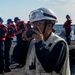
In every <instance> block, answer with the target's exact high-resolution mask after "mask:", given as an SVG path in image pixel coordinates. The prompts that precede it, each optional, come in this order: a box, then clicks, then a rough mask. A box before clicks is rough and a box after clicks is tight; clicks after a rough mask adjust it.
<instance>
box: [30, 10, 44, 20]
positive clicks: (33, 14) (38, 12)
mask: <svg viewBox="0 0 75 75" xmlns="http://www.w3.org/2000/svg"><path fill="white" fill-rule="evenodd" d="M43 16H44V15H43V11H41V10H34V11H32V12H31V13H30V15H29V19H30V20H32V19H39V18H41V17H43Z"/></svg>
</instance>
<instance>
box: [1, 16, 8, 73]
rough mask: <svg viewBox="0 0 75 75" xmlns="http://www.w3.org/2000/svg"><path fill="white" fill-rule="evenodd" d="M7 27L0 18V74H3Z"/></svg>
mask: <svg viewBox="0 0 75 75" xmlns="http://www.w3.org/2000/svg"><path fill="white" fill-rule="evenodd" d="M7 31H8V30H7V27H6V26H5V25H4V24H3V19H2V18H1V17H0V74H2V73H3V72H4V47H5V44H4V41H5V40H6V35H7Z"/></svg>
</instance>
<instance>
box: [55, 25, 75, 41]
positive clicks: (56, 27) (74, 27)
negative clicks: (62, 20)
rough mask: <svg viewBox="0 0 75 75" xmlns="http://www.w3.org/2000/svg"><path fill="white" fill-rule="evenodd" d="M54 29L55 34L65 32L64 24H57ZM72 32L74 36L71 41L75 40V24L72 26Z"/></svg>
mask: <svg viewBox="0 0 75 75" xmlns="http://www.w3.org/2000/svg"><path fill="white" fill-rule="evenodd" d="M54 29H55V33H56V34H58V35H59V34H60V33H61V32H62V30H63V24H56V25H55V26H54ZM72 31H73V33H74V35H73V36H72V37H71V40H75V24H73V25H72Z"/></svg>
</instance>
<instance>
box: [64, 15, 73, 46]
mask: <svg viewBox="0 0 75 75" xmlns="http://www.w3.org/2000/svg"><path fill="white" fill-rule="evenodd" d="M66 19H67V20H66V22H65V23H64V26H63V27H64V28H65V31H66V41H67V44H68V45H70V44H71V37H70V33H71V29H72V24H71V23H72V20H71V17H70V16H69V15H66Z"/></svg>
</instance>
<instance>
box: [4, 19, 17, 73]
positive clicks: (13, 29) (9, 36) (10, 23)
mask: <svg viewBox="0 0 75 75" xmlns="http://www.w3.org/2000/svg"><path fill="white" fill-rule="evenodd" d="M7 27H8V33H7V36H6V41H5V72H10V71H11V70H10V68H9V66H10V58H9V57H10V53H9V51H10V48H11V44H12V40H13V38H14V36H15V35H16V32H17V27H16V26H15V25H14V24H13V21H12V19H8V20H7Z"/></svg>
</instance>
